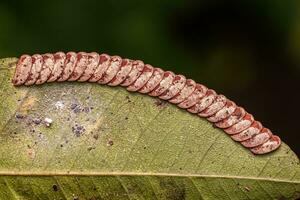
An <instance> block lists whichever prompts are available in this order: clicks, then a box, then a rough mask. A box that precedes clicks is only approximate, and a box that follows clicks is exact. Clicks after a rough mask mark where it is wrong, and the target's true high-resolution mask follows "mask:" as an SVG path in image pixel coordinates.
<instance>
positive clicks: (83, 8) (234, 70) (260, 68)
mask: <svg viewBox="0 0 300 200" xmlns="http://www.w3.org/2000/svg"><path fill="white" fill-rule="evenodd" d="M299 11H300V1H298V0H284V1H282V0H265V1H261V0H238V1H237V0H236V1H234V0H227V1H221V0H202V1H191V0H186V1H183V0H182V1H179V0H172V1H171V0H169V1H167V0H151V1H136V0H126V1H125V0H124V1H117V0H111V1H108V0H107V1H100V0H99V1H96V0H93V1H87V0H86V1H76V0H65V1H57V0H55V1H33V0H27V1H17V0H9V1H3V0H2V1H0V57H2V58H4V57H17V56H20V55H21V54H23V53H27V54H33V53H45V52H55V51H70V50H73V51H97V52H106V53H109V54H117V55H120V56H122V57H129V58H139V59H142V60H143V61H145V62H147V63H150V64H152V65H153V66H159V67H162V68H164V69H168V70H172V71H174V72H176V73H182V74H184V75H186V76H187V77H189V78H193V79H195V80H197V81H198V82H200V83H203V84H205V85H207V86H208V87H211V88H213V89H215V90H216V91H217V92H219V93H224V94H225V95H226V96H227V97H228V98H230V99H232V100H234V101H235V102H237V103H238V104H239V105H241V106H244V107H245V108H246V109H247V111H249V112H250V113H252V114H253V115H254V116H255V117H256V118H257V119H258V120H260V121H261V122H263V124H264V125H265V126H266V127H268V128H270V129H271V130H273V132H274V133H275V134H278V135H280V137H281V138H282V139H283V140H284V142H286V143H288V144H289V145H290V146H291V148H292V149H293V150H294V151H295V152H296V153H297V154H298V155H300V141H299V140H300V139H299V138H300V136H299V135H300V132H299V126H300V122H298V120H300V119H299V116H300V100H299V97H300V95H299V92H300V12H299Z"/></svg>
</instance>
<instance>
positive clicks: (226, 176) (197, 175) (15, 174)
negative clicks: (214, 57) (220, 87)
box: [0, 171, 300, 184]
mask: <svg viewBox="0 0 300 200" xmlns="http://www.w3.org/2000/svg"><path fill="white" fill-rule="evenodd" d="M0 176H162V177H164V176H165V177H187V178H224V179H248V180H260V181H272V182H284V183H293V184H300V181H290V180H285V179H275V178H264V177H252V176H231V175H208V174H178V173H141V172H139V173H135V172H76V171H74V172H68V173H66V172H14V171H11V172H4V171H2V172H0Z"/></svg>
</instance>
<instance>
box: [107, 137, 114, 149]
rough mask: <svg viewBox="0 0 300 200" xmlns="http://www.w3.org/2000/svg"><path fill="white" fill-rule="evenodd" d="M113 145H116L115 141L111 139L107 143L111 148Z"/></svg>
mask: <svg viewBox="0 0 300 200" xmlns="http://www.w3.org/2000/svg"><path fill="white" fill-rule="evenodd" d="M112 145H114V141H112V140H111V139H109V140H108V142H107V146H109V147H111V146H112Z"/></svg>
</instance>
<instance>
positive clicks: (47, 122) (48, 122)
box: [44, 117, 53, 127]
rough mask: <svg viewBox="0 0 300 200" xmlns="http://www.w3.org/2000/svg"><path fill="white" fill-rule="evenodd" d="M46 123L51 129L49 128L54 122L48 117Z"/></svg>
mask: <svg viewBox="0 0 300 200" xmlns="http://www.w3.org/2000/svg"><path fill="white" fill-rule="evenodd" d="M44 122H45V125H46V126H47V127H49V126H51V124H52V122H53V120H52V119H50V118H48V117H46V118H45V119H44Z"/></svg>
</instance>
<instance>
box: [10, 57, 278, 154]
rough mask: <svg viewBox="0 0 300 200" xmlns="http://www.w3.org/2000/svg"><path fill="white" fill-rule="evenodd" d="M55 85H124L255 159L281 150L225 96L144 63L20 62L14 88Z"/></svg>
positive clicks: (24, 59)
mask: <svg viewBox="0 0 300 200" xmlns="http://www.w3.org/2000/svg"><path fill="white" fill-rule="evenodd" d="M54 81H58V82H61V81H79V82H84V81H89V82H97V83H99V84H107V85H109V86H117V85H121V86H123V87H126V89H127V90H128V91H132V92H140V93H143V94H148V95H150V96H153V97H158V98H160V99H163V100H167V101H169V102H170V103H173V104H176V105H177V106H178V107H180V108H183V109H186V110H187V111H188V112H190V113H194V114H197V115H198V116H200V117H204V118H206V119H207V120H208V121H210V122H212V123H214V126H216V127H218V128H221V129H223V130H224V131H225V132H226V133H227V134H228V135H230V136H231V138H232V139H233V140H235V141H237V142H240V143H241V144H242V145H243V146H244V147H246V148H249V149H250V150H251V151H252V152H253V153H254V154H265V153H269V152H271V151H274V150H275V149H277V148H278V147H279V146H280V144H281V140H280V138H279V137H278V136H276V135H273V134H272V132H271V131H270V130H269V129H267V128H264V127H263V126H262V124H261V123H260V122H258V121H256V120H255V119H254V118H253V116H252V115H251V114H249V113H247V112H246V111H245V110H244V109H243V108H242V107H239V106H237V105H236V104H235V103H234V102H232V101H230V100H228V99H227V98H226V97H225V96H223V95H220V94H216V92H215V91H214V90H212V89H208V88H207V87H205V86H204V85H202V84H199V83H196V82H195V81H193V80H191V79H186V78H185V77H184V76H183V75H175V74H174V73H173V72H171V71H163V70H162V69H160V68H154V67H152V66H151V65H149V64H144V63H143V62H142V61H140V60H130V59H122V58H121V57H119V56H109V55H107V54H100V55H99V54H98V53H95V52H92V53H85V52H79V53H75V52H68V53H66V54H65V53H63V52H57V53H55V54H49V53H47V54H43V55H39V54H35V55H33V56H29V55H23V56H21V57H20V59H19V61H18V64H17V67H16V71H15V75H14V78H13V84H14V85H16V86H18V85H24V84H25V85H33V84H37V85H39V84H43V83H45V82H54Z"/></svg>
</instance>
